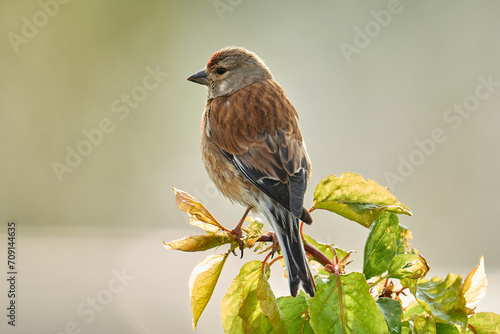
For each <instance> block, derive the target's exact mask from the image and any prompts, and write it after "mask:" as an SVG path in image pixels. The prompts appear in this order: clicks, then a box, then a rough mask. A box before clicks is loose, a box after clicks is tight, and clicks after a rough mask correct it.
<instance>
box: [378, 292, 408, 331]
mask: <svg viewBox="0 0 500 334" xmlns="http://www.w3.org/2000/svg"><path fill="white" fill-rule="evenodd" d="M376 303H377V305H378V307H379V308H380V310H381V311H382V314H383V315H384V318H385V321H386V322H387V326H389V332H390V333H391V334H394V333H397V334H399V333H401V318H402V316H403V307H402V306H401V303H400V302H398V301H397V300H394V299H392V298H379V299H377V302H376Z"/></svg>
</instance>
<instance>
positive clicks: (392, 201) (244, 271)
mask: <svg viewBox="0 0 500 334" xmlns="http://www.w3.org/2000/svg"><path fill="white" fill-rule="evenodd" d="M174 192H175V194H176V202H177V205H178V207H179V208H180V209H181V210H182V211H184V212H186V213H187V214H188V215H189V217H190V223H191V224H192V225H195V226H198V227H200V228H202V229H203V230H204V231H205V234H202V235H193V236H188V237H185V238H183V239H179V240H174V241H171V242H169V243H165V242H164V244H165V247H166V248H168V249H175V250H181V251H188V252H197V251H205V250H208V249H211V248H219V247H221V246H223V245H228V246H229V247H228V249H227V251H226V252H224V253H222V254H211V255H209V256H208V257H207V258H205V259H204V260H203V261H202V262H200V263H199V264H198V265H197V266H196V267H195V268H194V270H193V272H192V274H191V277H190V279H189V291H190V298H191V311H192V315H193V329H194V330H196V326H197V323H198V320H199V318H200V316H201V314H202V313H203V310H204V309H205V307H206V306H207V304H208V302H209V300H210V299H211V296H212V293H213V291H214V289H215V286H216V284H217V282H218V279H219V277H220V275H221V272H222V270H223V267H224V264H225V263H226V259H227V258H228V256H229V254H230V253H232V252H233V253H234V251H235V249H236V248H238V247H242V248H244V249H251V250H253V251H256V252H259V253H261V254H266V256H265V258H264V259H263V260H262V261H250V262H248V263H245V264H244V265H243V266H242V267H241V270H240V272H239V274H238V275H237V276H236V277H235V278H234V279H233V281H232V283H231V285H230V286H229V288H228V290H227V292H226V294H225V296H224V297H223V299H222V303H221V316H222V324H223V328H224V332H225V333H316V334H322V333H356V334H357V333H361V334H362V333H391V334H392V333H405V334H406V333H415V334H420V333H441V334H451V333H466V332H467V333H476V334H479V333H500V316H499V315H497V314H495V313H490V312H482V313H475V312H474V306H475V305H476V304H477V303H478V302H479V301H480V300H481V299H482V298H483V297H484V295H485V293H486V289H487V286H488V280H487V277H486V273H485V269H484V259H483V257H481V258H480V261H479V264H478V265H477V266H476V267H475V268H473V269H472V270H471V272H470V273H469V274H468V275H467V277H466V278H465V280H462V277H461V276H460V275H455V274H452V273H450V274H448V276H447V277H446V278H440V277H433V278H430V279H427V278H426V274H427V272H428V271H429V265H428V264H427V261H426V260H425V258H424V257H423V256H422V255H421V254H420V252H419V251H418V250H417V249H415V248H414V247H413V246H412V245H411V240H412V235H411V231H410V230H409V229H408V228H406V227H404V226H402V225H400V224H399V218H398V214H406V215H411V211H410V210H409V208H408V207H407V206H406V205H404V204H402V203H400V202H399V201H398V200H397V199H396V198H395V197H394V196H393V195H392V194H391V193H390V192H389V191H388V189H387V188H384V187H382V186H380V185H379V184H377V183H376V182H375V181H373V180H365V179H364V178H363V177H361V176H360V175H358V174H355V173H344V174H342V175H341V176H339V177H337V176H335V175H331V176H329V177H327V178H325V179H324V180H322V181H321V182H320V183H319V184H318V185H317V187H316V190H315V192H314V206H313V207H312V208H311V210H310V211H311V212H312V211H314V210H316V209H322V210H327V211H331V212H334V213H337V214H339V215H341V216H343V217H345V218H347V219H349V220H352V221H355V222H357V223H359V224H361V225H362V226H364V227H366V228H369V233H368V237H367V239H366V242H365V247H364V254H363V255H364V256H363V271H362V272H348V270H347V266H348V265H349V263H350V262H349V257H350V254H351V252H347V251H345V250H343V249H340V248H336V247H334V245H333V244H323V243H321V242H318V241H316V240H314V239H313V238H311V237H310V236H308V235H303V237H304V245H305V250H306V252H307V254H308V256H309V259H310V264H311V267H313V268H316V269H317V274H316V276H315V282H316V285H317V293H316V295H315V296H314V297H310V296H307V295H306V294H304V293H303V292H301V293H299V295H298V296H297V297H295V298H294V297H291V296H285V297H279V298H276V297H275V295H274V292H273V290H272V288H271V286H270V284H269V277H270V275H271V267H272V265H273V264H274V263H276V262H278V263H281V264H282V265H284V261H279V260H280V259H281V257H280V256H278V257H275V258H274V259H273V260H271V261H269V259H270V258H271V256H272V255H273V254H274V252H275V250H276V247H275V244H274V243H271V244H270V245H269V246H266V243H267V242H272V241H273V236H272V234H269V233H265V232H264V230H263V223H262V222H261V221H259V220H257V219H253V218H247V221H248V226H247V227H243V232H244V234H243V236H241V235H237V234H235V233H234V231H232V230H230V229H228V228H226V227H224V226H223V225H222V224H220V223H219V222H218V221H217V220H216V219H215V218H214V217H213V216H212V215H211V214H210V212H209V211H208V210H207V209H206V208H205V207H204V206H203V205H202V204H201V203H200V202H199V201H197V200H196V199H195V198H194V197H192V196H190V195H189V194H187V193H185V192H183V191H180V190H178V189H175V188H174Z"/></svg>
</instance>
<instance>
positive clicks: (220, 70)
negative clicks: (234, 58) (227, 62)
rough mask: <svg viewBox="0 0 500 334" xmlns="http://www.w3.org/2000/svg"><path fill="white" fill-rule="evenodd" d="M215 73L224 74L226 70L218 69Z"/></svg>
mask: <svg viewBox="0 0 500 334" xmlns="http://www.w3.org/2000/svg"><path fill="white" fill-rule="evenodd" d="M215 71H216V72H217V74H224V73H226V71H227V70H226V69H225V68H224V67H219V68H217V69H216V70H215Z"/></svg>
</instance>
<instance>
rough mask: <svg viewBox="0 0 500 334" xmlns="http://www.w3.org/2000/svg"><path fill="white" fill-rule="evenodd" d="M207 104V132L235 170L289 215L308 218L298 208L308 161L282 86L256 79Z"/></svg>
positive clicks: (293, 112)
mask: <svg viewBox="0 0 500 334" xmlns="http://www.w3.org/2000/svg"><path fill="white" fill-rule="evenodd" d="M209 108H210V110H209V114H208V120H207V121H208V124H207V127H208V132H209V133H208V135H209V136H210V137H211V138H212V140H213V141H214V142H215V143H216V144H217V145H218V146H219V148H220V149H221V151H222V152H223V153H224V155H225V156H226V158H227V159H228V160H229V161H231V163H232V164H233V165H234V166H235V168H236V169H237V170H238V171H239V172H241V173H242V174H243V175H244V176H245V177H246V178H247V179H248V180H249V181H250V182H251V183H252V184H253V185H255V186H256V187H257V188H258V189H260V190H261V191H262V192H264V193H265V194H266V195H268V196H269V197H271V198H272V199H273V200H275V201H277V202H278V203H280V204H281V205H282V206H283V207H284V208H286V209H287V210H288V211H290V212H291V213H292V214H293V215H294V216H296V217H298V218H303V219H304V220H308V219H310V216H309V215H308V214H306V213H304V212H303V211H306V210H304V209H303V200H304V192H305V190H306V187H307V182H308V173H309V168H310V167H309V160H308V156H307V152H306V150H305V147H304V144H303V142H302V136H301V134H300V131H299V129H298V125H297V112H296V111H295V109H294V108H293V106H292V104H291V103H290V102H289V101H288V99H287V98H286V96H285V94H284V92H283V89H282V88H281V87H280V86H279V85H278V84H276V83H275V82H274V81H264V82H258V83H255V84H253V85H250V86H247V87H245V88H243V89H241V90H239V91H237V92H236V93H234V94H232V95H230V96H228V97H217V98H215V99H213V100H212V101H211V103H210V106H209ZM307 217H309V218H307ZM306 222H308V221H306Z"/></svg>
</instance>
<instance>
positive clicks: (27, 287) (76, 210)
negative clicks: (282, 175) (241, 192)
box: [0, 0, 500, 334]
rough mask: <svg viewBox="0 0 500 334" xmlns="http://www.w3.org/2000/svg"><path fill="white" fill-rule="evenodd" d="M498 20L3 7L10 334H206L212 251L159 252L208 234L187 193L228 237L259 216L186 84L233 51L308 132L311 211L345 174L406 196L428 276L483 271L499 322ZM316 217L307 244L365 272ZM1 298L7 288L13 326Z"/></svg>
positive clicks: (350, 233) (438, 14) (159, 5)
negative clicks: (182, 196) (248, 212)
mask: <svg viewBox="0 0 500 334" xmlns="http://www.w3.org/2000/svg"><path fill="white" fill-rule="evenodd" d="M389 10H390V11H389ZM391 11H392V13H391ZM499 11H500V3H499V2H497V1H475V2H469V1H442V2H435V1H408V0H401V1H369V2H368V1H364V2H361V1H349V2H347V1H307V2H305V1H284V0H275V1H262V0H260V1H245V0H215V1H200V0H198V1H118V0H108V1H67V0H66V1H62V0H60V2H59V1H56V0H41V1H33V0H29V1H13V0H3V1H1V2H0V22H1V36H2V38H1V39H0V55H1V57H0V69H1V72H0V73H1V78H0V98H1V99H0V143H1V146H0V152H1V162H0V182H1V183H0V235H1V238H0V239H1V243H0V249H1V251H0V259H2V260H0V263H5V262H6V257H7V251H6V248H7V245H6V241H7V240H6V237H7V236H6V233H7V222H8V221H10V220H14V221H15V222H16V223H17V226H18V230H17V259H16V262H17V270H18V272H19V275H18V300H17V302H18V304H17V305H18V314H17V326H16V328H15V329H14V328H12V327H10V326H7V324H6V320H5V315H4V314H3V313H5V311H3V312H2V314H1V318H2V319H4V320H2V321H1V324H0V328H1V329H0V331H1V332H2V333H5V332H7V333H64V332H67V333H69V332H72V331H75V330H76V331H77V330H78V329H80V330H81V332H82V333H94V334H95V333H149V334H156V333H189V332H191V331H192V329H191V315H190V309H189V296H188V278H189V275H190V272H191V270H192V268H193V267H194V266H195V265H196V264H197V263H198V262H199V261H201V260H202V259H203V258H204V257H205V256H206V255H208V254H211V252H210V251H209V252H206V253H205V254H198V253H197V254H184V253H180V252H175V251H169V250H166V249H164V247H163V244H162V241H163V240H165V241H170V240H173V239H176V238H180V237H183V236H185V235H188V234H194V233H198V232H199V231H198V230H197V229H196V228H195V227H192V226H190V225H189V224H188V220H187V218H186V217H185V215H184V214H182V213H181V212H180V211H179V210H178V209H177V208H176V206H175V201H174V195H173V192H172V190H171V186H172V185H175V186H176V187H178V188H180V189H183V190H186V191H188V192H189V193H191V194H193V195H194V196H196V197H198V198H199V199H200V200H201V201H202V202H203V203H204V204H205V205H206V206H207V207H208V208H209V209H210V210H211V211H212V213H213V214H214V215H215V216H216V217H217V218H218V219H219V220H220V221H221V222H222V223H223V224H225V225H227V226H232V225H234V224H235V223H236V222H237V221H238V220H239V218H240V215H241V214H242V213H243V211H244V209H243V208H242V207H238V206H233V205H230V203H229V201H228V200H226V199H224V198H222V197H221V196H220V195H219V194H218V193H217V191H216V190H215V189H214V187H213V185H212V184H211V183H210V181H209V179H208V177H207V175H206V173H205V171H204V168H203V166H202V163H201V157H200V152H199V137H200V136H199V121H200V116H201V113H202V110H203V106H204V102H205V97H206V90H205V88H204V87H202V86H199V85H195V84H193V83H190V82H188V81H186V78H187V77H188V76H189V75H191V74H192V73H194V72H195V71H197V70H199V69H201V68H202V67H203V66H204V65H205V64H206V62H207V61H208V59H209V57H210V56H211V54H212V53H213V52H215V51H216V50H218V49H219V48H221V47H224V46H228V45H239V46H245V47H247V48H249V49H251V50H253V51H255V52H256V53H257V54H259V55H260V56H261V57H262V58H263V59H264V60H265V61H266V63H267V65H268V66H269V67H270V69H271V71H272V72H273V74H274V76H275V79H276V80H277V81H278V82H279V83H280V84H281V85H282V86H283V87H284V89H285V91H286V92H287V94H288V97H289V98H290V100H291V101H292V103H293V104H294V105H295V107H296V109H297V110H298V112H299V114H300V126H301V129H302V133H303V135H304V137H305V139H306V142H307V147H308V151H309V154H310V157H311V160H312V163H313V176H312V180H311V186H310V187H309V189H308V192H307V195H306V203H305V205H306V206H307V207H310V206H311V205H312V194H313V190H314V185H315V184H316V183H317V182H319V181H320V180H321V179H322V178H324V177H326V176H328V175H330V174H337V175H339V174H341V173H343V172H346V171H354V172H357V173H360V174H361V175H363V176H364V177H366V178H370V179H373V180H376V181H377V182H378V183H380V184H382V185H384V186H391V191H392V192H393V193H394V194H395V195H396V197H397V198H398V199H399V200H401V201H402V202H403V203H405V204H406V205H408V206H409V207H410V208H411V209H412V211H413V213H414V216H413V217H406V216H404V217H401V223H402V224H404V225H406V226H407V227H409V228H410V229H411V230H412V232H413V235H414V241H413V245H414V246H415V247H416V248H418V249H419V250H420V251H421V253H422V254H423V255H424V256H425V257H426V258H427V260H428V262H429V264H430V266H431V271H430V273H429V276H434V275H446V273H447V272H449V271H451V272H454V273H457V274H461V275H462V276H463V277H465V276H466V275H467V273H468V272H469V270H470V269H471V268H473V267H474V266H476V264H477V263H478V261H479V257H480V256H481V255H484V257H485V264H486V271H487V274H488V276H489V281H490V287H489V291H488V293H487V295H486V297H485V299H484V300H483V302H482V303H480V304H479V305H478V310H479V311H495V312H500V304H499V302H498V300H499V298H500V288H499V285H500V257H499V256H498V254H499V252H498V244H499V243H498V236H499V232H500V224H499V218H498V217H499V214H500V206H499V204H498V203H499V199H500V198H499V192H498V189H500V181H499V177H498V171H499V170H500V156H499V145H500V131H498V127H499V125H500V113H499V106H500V84H499V83H500V68H499V65H500V62H499V60H500V20H498V13H499ZM381 13H391V14H390V17H389V16H387V15H386V16H384V15H383V14H381ZM377 17H378V20H379V21H377ZM380 22H381V23H380ZM363 35H364V36H363ZM151 73H156V74H155V75H152V74H151ZM481 78H483V79H481ZM481 80H483V81H481ZM484 81H490V84H489V85H487V86H485V84H484V83H482V82H484ZM478 92H479V93H478ZM475 94H480V96H481V99H478V98H474V96H475ZM486 95H487V96H486ZM454 105H455V109H453V108H454ZM460 105H462V106H464V107H462V108H463V110H465V112H463V114H462V115H461V114H459V113H458V112H457V111H456V110H458V108H460ZM465 107H467V108H468V109H465ZM450 109H451V111H448V110H450ZM454 110H455V111H454ZM467 110H471V112H468V111H467ZM96 129H99V130H96ZM436 129H438V130H436ZM439 129H441V130H439ZM103 131H106V132H103ZM435 131H438V132H439V131H441V135H440V136H439V138H440V140H439V142H437V141H434V142H433V143H434V144H430V143H429V140H430V139H429V138H432V133H433V132H435ZM99 133H101V134H102V135H99ZM86 134H87V135H86ZM89 135H90V136H92V135H93V137H92V138H93V140H94V143H93V144H91V145H90V146H89V144H88V143H89V140H88V138H87V136H89ZM85 142H87V144H86V143H85ZM419 142H420V143H427V146H425V147H426V152H425V150H424V149H422V148H420V147H419V145H418V143H419ZM433 145H434V146H433ZM71 150H77V152H78V150H79V151H80V152H83V154H84V155H82V156H81V157H80V159H78V158H76V157H75V156H71V154H70V153H69V152H71ZM68 154H69V156H68ZM67 159H68V161H67ZM404 161H406V163H405V162H404ZM63 165H64V166H66V167H63ZM398 175H399V177H397V176H398ZM314 218H315V223H314V224H313V225H312V226H311V227H307V228H306V232H307V233H309V234H311V235H312V236H315V237H317V238H318V239H319V240H322V241H324V242H335V243H336V245H337V246H339V247H343V248H346V249H353V250H356V251H357V252H358V254H357V255H355V256H354V260H355V262H354V263H353V264H352V265H351V267H350V268H351V270H360V268H361V263H362V253H363V243H364V240H365V239H366V236H367V233H368V230H367V229H365V228H363V227H361V226H359V225H357V224H355V223H353V222H350V221H347V220H345V219H343V218H341V217H339V216H336V215H333V214H329V213H326V212H315V214H314ZM246 256H248V257H247V259H248V258H252V256H251V254H248V253H247V254H246ZM242 263H243V262H242V260H240V259H239V258H238V257H230V258H229V260H228V262H227V265H226V268H225V269H224V272H223V273H222V277H221V281H220V283H219V286H218V287H217V289H216V291H215V293H214V296H213V300H212V301H211V302H210V303H209V305H208V307H207V310H206V311H205V313H204V314H203V316H202V318H201V319H200V322H199V328H198V332H199V333H220V332H221V331H222V326H221V321H220V316H219V307H220V300H221V298H222V296H223V294H224V292H225V290H226V289H227V287H228V285H229V283H230V281H231V279H232V278H233V277H234V276H235V275H236V274H237V272H238V268H239V266H241V264H242ZM0 267H2V268H3V269H2V270H3V271H4V272H7V268H6V267H5V266H4V265H2V266H0ZM278 276H279V275H278V272H276V274H275V275H274V276H273V281H272V285H273V287H274V288H275V289H276V291H277V292H278V294H280V293H281V294H286V293H287V291H288V287H287V284H286V280H285V279H284V278H280V277H278ZM6 292H7V283H6V281H5V280H4V279H2V280H0V296H1V297H0V304H1V305H3V306H2V309H4V310H5V308H4V306H6V305H7V304H6V303H7V298H6Z"/></svg>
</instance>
